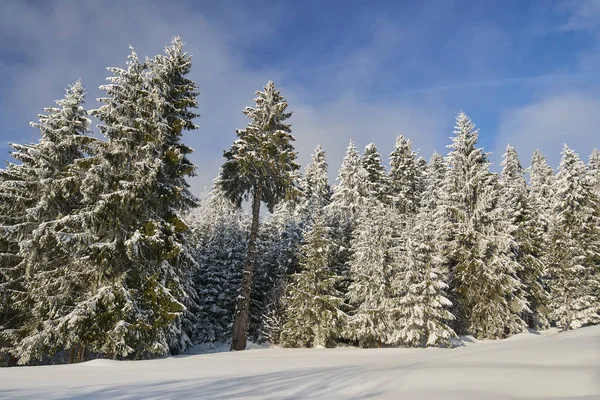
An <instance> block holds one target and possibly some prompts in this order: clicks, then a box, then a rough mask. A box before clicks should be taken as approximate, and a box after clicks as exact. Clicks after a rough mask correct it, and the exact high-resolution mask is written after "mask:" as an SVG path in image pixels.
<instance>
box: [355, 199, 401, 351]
mask: <svg viewBox="0 0 600 400" xmlns="http://www.w3.org/2000/svg"><path fill="white" fill-rule="evenodd" d="M394 225H395V223H394V218H393V216H392V210H391V208H389V207H388V206H386V205H384V204H382V203H380V202H378V201H375V199H371V201H370V205H369V206H368V207H366V208H364V209H363V211H362V212H361V214H360V216H359V218H358V223H357V225H356V228H355V231H354V235H353V238H352V241H351V253H352V255H351V257H350V261H349V268H350V281H351V283H350V286H349V288H348V294H347V297H348V300H349V302H350V305H351V307H352V310H351V312H350V315H349V318H348V326H347V329H346V336H347V337H349V338H350V339H353V340H356V341H358V342H359V345H360V346H361V347H372V346H374V345H379V346H380V347H381V345H382V344H383V343H386V342H388V341H389V338H390V335H391V333H392V330H391V329H392V311H393V309H394V303H393V300H392V299H393V297H394V294H393V288H392V280H393V277H394V271H395V265H394V262H395V257H394V254H393V252H394V248H395V243H394Z"/></svg>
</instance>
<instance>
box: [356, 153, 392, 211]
mask: <svg viewBox="0 0 600 400" xmlns="http://www.w3.org/2000/svg"><path fill="white" fill-rule="evenodd" d="M361 161H362V166H363V168H364V169H365V171H366V172H367V186H366V190H367V195H368V196H372V197H373V198H376V199H378V200H379V201H381V202H383V203H386V204H387V203H389V201H390V199H389V183H388V176H387V174H386V172H385V167H384V166H383V161H382V159H381V154H380V153H379V150H377V146H376V145H375V143H369V144H368V145H367V146H366V147H365V151H364V152H363V155H362V159H361Z"/></svg>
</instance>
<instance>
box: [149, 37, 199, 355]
mask: <svg viewBox="0 0 600 400" xmlns="http://www.w3.org/2000/svg"><path fill="white" fill-rule="evenodd" d="M191 68H192V60H191V56H190V55H189V54H188V53H186V52H185V51H184V49H183V41H182V40H181V38H180V37H179V36H177V37H175V38H174V39H173V40H172V42H171V45H170V46H168V47H166V48H165V54H164V55H157V56H156V57H155V58H154V59H152V60H150V62H149V74H150V82H149V84H150V87H151V91H152V94H154V95H155V96H156V98H157V99H156V100H155V101H156V103H157V104H156V107H157V110H158V113H159V115H158V126H159V127H160V128H161V131H160V133H159V134H158V139H159V140H158V144H159V148H158V149H157V150H158V154H157V158H158V160H159V168H158V170H157V176H156V178H155V182H153V183H152V187H153V189H154V190H153V191H152V192H151V193H152V195H153V198H147V200H148V203H149V205H150V207H149V208H150V210H149V211H150V212H148V216H147V217H146V218H147V222H146V223H145V224H144V227H145V229H147V228H148V226H149V224H154V225H155V226H156V228H157V231H160V232H161V237H160V239H159V240H157V239H156V238H145V240H149V241H150V246H151V247H153V248H154V251H156V250H158V249H160V250H159V252H162V254H159V256H158V260H157V263H158V265H157V270H160V271H165V272H164V273H165V276H164V277H162V279H164V280H166V281H167V282H171V283H173V286H172V287H171V288H170V290H171V292H172V293H173V294H174V295H175V297H176V299H177V300H178V301H179V302H180V303H182V304H183V305H184V306H185V309H184V310H183V312H182V314H181V315H179V316H178V317H177V318H176V319H175V320H174V321H173V322H172V323H171V324H170V325H169V326H168V328H167V331H166V335H167V340H168V342H169V350H170V352H171V353H172V354H177V353H179V352H181V351H185V350H186V349H187V348H188V347H189V346H190V345H191V338H190V335H191V334H192V332H193V331H194V324H195V314H196V309H197V307H198V304H197V298H196V292H195V290H194V285H193V270H194V269H195V268H196V264H195V261H194V258H193V254H192V253H193V252H192V248H191V245H190V244H189V243H188V240H189V233H190V229H189V227H188V226H187V225H186V223H185V219H184V216H183V215H184V214H185V213H187V212H188V211H189V210H190V209H191V208H194V207H196V206H197V205H198V199H197V198H196V197H195V196H193V195H192V193H191V192H190V190H189V187H190V185H189V183H188V182H187V178H188V177H191V176H194V175H195V172H194V171H195V170H196V166H195V165H194V164H193V163H192V162H191V161H190V160H189V158H188V155H189V154H191V153H192V152H193V150H192V149H191V148H190V147H189V146H187V145H185V144H184V143H183V141H182V137H183V133H184V131H194V130H196V129H197V128H198V127H197V126H196V124H194V122H193V120H194V118H197V117H198V114H197V113H196V112H195V110H196V109H197V107H198V102H197V100H196V98H197V96H198V95H199V92H198V87H197V85H196V83H194V82H193V81H192V80H190V79H189V78H188V77H187V76H188V75H189V73H190V72H191Z"/></svg>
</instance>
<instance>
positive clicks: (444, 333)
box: [390, 208, 456, 347]
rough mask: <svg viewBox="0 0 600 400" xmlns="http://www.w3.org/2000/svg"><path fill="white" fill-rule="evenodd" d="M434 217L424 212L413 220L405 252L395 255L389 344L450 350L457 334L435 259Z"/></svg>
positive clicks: (442, 271) (440, 267) (443, 275)
mask: <svg viewBox="0 0 600 400" xmlns="http://www.w3.org/2000/svg"><path fill="white" fill-rule="evenodd" d="M433 218H434V214H433V213H432V212H431V211H430V210H428V209H427V208H423V209H422V210H421V212H419V214H418V215H417V217H416V218H414V217H413V219H412V221H411V222H412V223H413V225H412V229H411V230H410V234H409V236H408V239H407V240H406V243H405V245H404V247H405V249H404V250H403V251H401V252H398V254H397V255H396V257H397V258H398V259H397V262H396V264H398V267H397V270H398V271H397V273H396V274H395V277H394V281H393V284H392V286H393V289H394V292H395V296H396V297H397V298H396V299H395V301H394V303H395V309H394V326H395V329H394V331H393V333H392V334H391V335H390V341H392V342H394V343H400V344H402V345H405V346H411V347H428V346H449V345H450V338H452V337H455V336H456V334H455V333H454V331H453V330H452V328H451V327H450V326H449V321H451V320H453V319H454V316H453V315H452V313H451V312H450V311H449V308H450V307H451V306H452V303H451V302H450V300H449V299H448V298H447V297H446V290H447V289H448V284H447V283H446V280H447V271H446V268H445V266H444V264H443V263H442V262H441V261H442V259H441V258H440V257H439V256H438V251H439V250H438V249H437V244H438V243H437V241H436V239H437V238H436V228H435V225H434V219H433Z"/></svg>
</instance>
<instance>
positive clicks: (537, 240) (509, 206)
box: [500, 145, 549, 328]
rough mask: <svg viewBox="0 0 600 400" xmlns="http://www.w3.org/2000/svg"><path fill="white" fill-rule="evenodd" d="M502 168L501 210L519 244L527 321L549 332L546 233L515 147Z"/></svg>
mask: <svg viewBox="0 0 600 400" xmlns="http://www.w3.org/2000/svg"><path fill="white" fill-rule="evenodd" d="M501 165H502V167H503V169H502V172H501V174H500V178H501V188H502V192H501V206H502V209H503V212H504V218H505V220H506V221H507V222H508V224H509V229H510V234H511V235H512V236H513V238H514V240H515V247H514V249H513V251H514V252H515V254H516V261H517V262H518V263H519V264H520V266H521V268H519V271H518V274H517V275H518V277H519V279H520V281H521V283H523V285H524V290H525V298H526V299H527V301H528V303H529V309H530V310H531V312H530V313H529V312H528V313H526V315H525V316H524V317H525V318H524V319H525V320H526V321H527V322H528V324H529V325H530V326H531V327H534V326H535V325H537V327H541V328H545V327H547V326H548V314H549V309H548V301H549V298H548V292H547V290H546V287H545V283H544V282H543V279H544V277H545V274H546V265H545V263H544V260H543V258H542V256H543V255H544V232H543V231H541V230H540V229H539V223H538V222H537V221H538V219H539V217H538V210H536V209H535V208H534V206H533V205H532V204H531V202H530V197H529V194H528V190H527V182H526V181H525V177H524V176H523V175H524V173H525V171H524V170H523V167H522V166H521V163H520V162H519V157H518V155H517V152H516V150H515V148H514V147H513V146H511V145H508V146H507V147H506V152H505V153H504V155H503V160H502V164H501ZM536 320H537V323H535V321H536Z"/></svg>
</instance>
